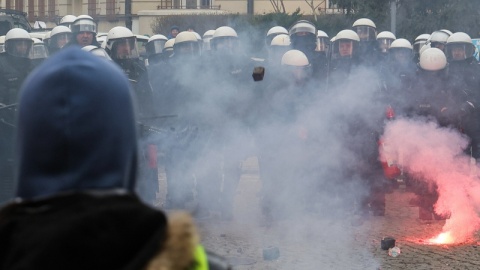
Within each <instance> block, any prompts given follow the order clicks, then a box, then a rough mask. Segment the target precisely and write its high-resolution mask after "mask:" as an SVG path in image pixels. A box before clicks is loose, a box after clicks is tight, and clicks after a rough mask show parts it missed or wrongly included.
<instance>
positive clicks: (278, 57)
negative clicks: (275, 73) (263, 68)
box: [267, 34, 290, 69]
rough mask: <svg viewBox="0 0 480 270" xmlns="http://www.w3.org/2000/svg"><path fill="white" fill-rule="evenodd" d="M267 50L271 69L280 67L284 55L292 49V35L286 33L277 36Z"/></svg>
mask: <svg viewBox="0 0 480 270" xmlns="http://www.w3.org/2000/svg"><path fill="white" fill-rule="evenodd" d="M267 50H268V64H269V69H275V68H277V67H279V66H280V64H281V61H282V57H283V55H284V54H285V53H286V52H287V51H289V50H290V37H289V36H288V35H285V34H281V35H277V36H275V37H274V38H273V39H272V41H271V43H270V45H269V46H268V49H267Z"/></svg>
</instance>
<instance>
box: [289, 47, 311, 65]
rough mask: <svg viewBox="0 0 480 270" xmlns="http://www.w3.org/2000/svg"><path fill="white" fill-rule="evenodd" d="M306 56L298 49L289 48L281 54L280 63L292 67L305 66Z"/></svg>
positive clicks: (306, 63)
mask: <svg viewBox="0 0 480 270" xmlns="http://www.w3.org/2000/svg"><path fill="white" fill-rule="evenodd" d="M309 64H310V63H309V62H308V58H307V56H306V55H305V54H304V53H303V52H301V51H299V50H289V51H287V52H286V53H285V54H284V55H283V56H282V65H284V66H293V67H307V66H308V65H309Z"/></svg>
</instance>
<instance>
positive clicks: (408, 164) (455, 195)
mask: <svg viewBox="0 0 480 270" xmlns="http://www.w3.org/2000/svg"><path fill="white" fill-rule="evenodd" d="M382 140H383V141H384V142H385V144H386V145H388V155H389V157H390V159H391V157H395V159H396V164H398V165H399V166H400V167H402V168H403V170H404V171H405V172H408V173H409V174H410V175H416V176H419V177H418V178H420V179H423V180H424V181H426V182H428V183H436V184H437V186H438V193H439V198H438V201H437V203H436V204H435V212H436V213H437V214H448V213H450V214H451V216H450V218H449V219H447V220H446V222H445V225H444V227H443V233H444V234H448V235H450V236H451V241H450V242H451V243H462V242H465V241H467V240H468V238H470V237H472V236H473V234H474V233H475V231H477V230H478V229H480V218H479V216H478V214H477V211H478V210H479V209H480V182H479V181H480V179H479V178H478V177H477V165H475V164H474V163H472V162H471V158H470V156H468V155H467V154H465V152H464V150H465V148H466V147H467V146H468V143H469V139H468V138H467V137H466V136H465V135H463V134H461V133H460V132H458V131H457V130H455V129H452V128H445V127H440V126H439V125H438V124H437V123H436V122H434V121H431V120H427V119H397V120H394V121H391V122H389V123H387V125H386V127H385V132H384V134H383V137H382ZM380 156H381V159H385V154H382V153H381V154H380ZM382 161H385V160H382ZM479 172H480V170H479Z"/></svg>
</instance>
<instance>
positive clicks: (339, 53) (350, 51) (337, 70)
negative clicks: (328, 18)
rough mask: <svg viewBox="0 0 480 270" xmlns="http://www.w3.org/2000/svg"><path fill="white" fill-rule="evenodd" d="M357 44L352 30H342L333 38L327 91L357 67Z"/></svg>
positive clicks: (357, 40) (355, 35)
mask: <svg viewBox="0 0 480 270" xmlns="http://www.w3.org/2000/svg"><path fill="white" fill-rule="evenodd" d="M359 42H360V38H359V37H358V35H357V33H355V32H354V31H352V30H348V29H347V30H342V31H340V32H338V34H337V35H336V36H335V40H334V41H333V43H332V46H331V55H330V61H329V67H328V89H331V88H332V86H335V85H337V84H338V83H340V82H342V81H344V80H345V79H346V78H348V76H349V74H350V71H351V70H352V69H353V68H355V67H356V66H357V65H358V46H359Z"/></svg>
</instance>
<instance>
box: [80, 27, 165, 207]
mask: <svg viewBox="0 0 480 270" xmlns="http://www.w3.org/2000/svg"><path fill="white" fill-rule="evenodd" d="M77 20H78V18H77ZM74 25H75V24H74ZM105 50H106V52H107V53H108V54H109V55H110V57H111V58H112V60H113V61H114V62H115V63H116V64H117V65H118V66H120V68H121V69H122V70H123V72H125V74H126V75H127V76H128V78H129V79H130V82H131V83H132V86H133V89H134V93H135V100H136V102H137V105H138V108H139V110H138V112H139V116H140V117H139V120H140V123H141V124H140V127H141V129H140V148H141V149H142V152H141V156H140V181H139V189H140V193H141V194H142V195H144V199H145V200H146V201H147V202H148V203H151V204H153V203H155V202H156V191H157V190H158V164H157V145H156V143H155V141H153V139H154V138H152V137H151V136H150V135H152V134H151V133H150V132H149V130H150V129H149V128H148V127H149V126H150V122H149V119H152V117H153V116H154V108H153V92H152V88H151V86H150V82H149V80H148V74H147V72H146V69H145V66H144V64H143V62H142V61H140V59H139V54H138V50H137V41H136V38H135V35H133V33H132V31H130V29H128V28H126V27H123V26H116V27H114V28H112V29H110V31H108V34H107V40H106V49H105Z"/></svg>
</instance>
